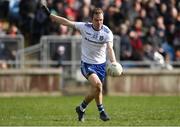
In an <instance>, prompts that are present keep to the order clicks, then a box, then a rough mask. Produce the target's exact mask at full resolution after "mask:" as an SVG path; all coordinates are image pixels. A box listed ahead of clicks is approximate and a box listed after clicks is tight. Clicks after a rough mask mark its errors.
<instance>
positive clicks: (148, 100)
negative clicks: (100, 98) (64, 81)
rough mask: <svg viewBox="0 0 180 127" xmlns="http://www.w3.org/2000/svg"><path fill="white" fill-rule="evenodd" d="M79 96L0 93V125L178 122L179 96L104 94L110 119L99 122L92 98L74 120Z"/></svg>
mask: <svg viewBox="0 0 180 127" xmlns="http://www.w3.org/2000/svg"><path fill="white" fill-rule="evenodd" d="M82 99H83V97H79V96H66V97H64V96H56V97H0V125H1V126H2V125H3V126H8V125H16V126H29V125H31V126H34V125H36V126H37V125H41V126H63V125H65V126H93V125H96V126H131V125H134V126H140V125H141V126H146V125H148V126H154V125H155V126H165V125H166V126H180V97H176V96H166V97H160V96H158V97H157V96H156V97H149V96H146V97H143V96H139V97H121V96H119V97H108V96H107V97H104V105H105V109H106V110H107V112H108V114H109V115H110V116H111V120H110V121H107V122H103V121H101V120H100V119H99V114H98V112H97V108H96V106H95V102H94V101H93V102H92V103H91V104H90V105H89V106H88V109H87V110H86V121H85V122H84V123H81V122H78V121H77V116H76V114H75V107H76V106H77V105H79V103H80V102H81V100H82Z"/></svg>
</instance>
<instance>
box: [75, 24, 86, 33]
mask: <svg viewBox="0 0 180 127" xmlns="http://www.w3.org/2000/svg"><path fill="white" fill-rule="evenodd" d="M84 24H85V23H84V22H75V28H76V29H77V30H79V31H80V32H81V33H83V30H84Z"/></svg>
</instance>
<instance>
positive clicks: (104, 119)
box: [100, 111, 110, 121]
mask: <svg viewBox="0 0 180 127" xmlns="http://www.w3.org/2000/svg"><path fill="white" fill-rule="evenodd" d="M100 119H101V120H103V121H108V120H110V118H109V116H108V115H107V114H106V112H105V111H102V112H101V113H100Z"/></svg>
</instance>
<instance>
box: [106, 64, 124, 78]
mask: <svg viewBox="0 0 180 127" xmlns="http://www.w3.org/2000/svg"><path fill="white" fill-rule="evenodd" d="M106 72H107V74H108V75H110V76H113V77H117V76H120V75H121V74H122V72H123V68H122V66H121V64H119V63H117V62H116V63H110V64H109V65H107V68H106Z"/></svg>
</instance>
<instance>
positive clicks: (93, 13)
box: [91, 8, 104, 18]
mask: <svg viewBox="0 0 180 127" xmlns="http://www.w3.org/2000/svg"><path fill="white" fill-rule="evenodd" d="M99 14H103V15H104V12H103V10H102V9H101V8H95V9H94V10H93V11H92V15H91V17H92V18H93V16H94V15H99Z"/></svg>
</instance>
